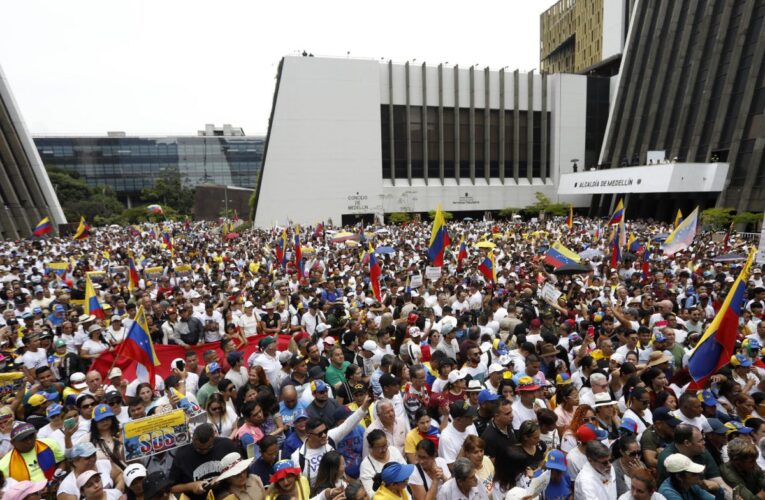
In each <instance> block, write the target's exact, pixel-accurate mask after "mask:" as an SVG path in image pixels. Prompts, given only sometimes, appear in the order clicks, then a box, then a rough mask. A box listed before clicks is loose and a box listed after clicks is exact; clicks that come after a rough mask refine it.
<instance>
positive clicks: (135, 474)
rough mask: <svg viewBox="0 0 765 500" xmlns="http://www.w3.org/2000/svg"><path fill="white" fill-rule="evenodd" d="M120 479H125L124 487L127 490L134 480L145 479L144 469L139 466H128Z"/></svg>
mask: <svg viewBox="0 0 765 500" xmlns="http://www.w3.org/2000/svg"><path fill="white" fill-rule="evenodd" d="M122 477H123V478H124V479H125V486H127V487H128V488H129V487H130V485H131V484H133V481H135V480H136V479H143V478H145V477H146V467H144V466H143V465H141V464H130V465H128V466H127V467H125V470H124V471H122Z"/></svg>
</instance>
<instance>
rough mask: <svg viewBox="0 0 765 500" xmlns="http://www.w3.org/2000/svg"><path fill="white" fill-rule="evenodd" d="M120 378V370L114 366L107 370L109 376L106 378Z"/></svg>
mask: <svg viewBox="0 0 765 500" xmlns="http://www.w3.org/2000/svg"><path fill="white" fill-rule="evenodd" d="M121 376H122V370H120V369H119V368H117V367H116V366H115V367H114V368H112V369H111V370H109V376H108V377H106V378H114V377H121Z"/></svg>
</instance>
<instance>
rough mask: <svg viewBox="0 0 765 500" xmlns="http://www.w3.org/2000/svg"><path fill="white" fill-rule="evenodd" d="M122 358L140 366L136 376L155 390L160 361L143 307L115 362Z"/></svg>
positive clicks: (139, 310) (139, 308)
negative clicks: (157, 367) (156, 368)
mask: <svg viewBox="0 0 765 500" xmlns="http://www.w3.org/2000/svg"><path fill="white" fill-rule="evenodd" d="M120 357H124V358H127V359H130V360H132V361H135V362H136V363H137V364H138V365H137V367H136V375H137V376H138V378H139V380H143V381H144V382H148V383H149V385H151V388H152V389H154V388H155V382H156V370H155V367H156V366H159V359H157V354H156V352H154V343H153V342H152V341H151V335H150V334H149V326H148V325H147V323H146V312H145V311H144V308H143V306H139V307H138V311H137V312H136V314H135V319H134V320H133V323H132V324H131V325H130V330H128V332H127V335H126V336H125V340H123V341H122V342H121V343H120V344H119V347H118V349H117V353H116V356H115V361H116V360H118V359H120ZM109 371H111V370H109Z"/></svg>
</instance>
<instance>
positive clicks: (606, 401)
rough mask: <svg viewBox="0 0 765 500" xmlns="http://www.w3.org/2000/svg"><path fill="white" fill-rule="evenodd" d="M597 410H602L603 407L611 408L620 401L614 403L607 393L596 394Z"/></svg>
mask: <svg viewBox="0 0 765 500" xmlns="http://www.w3.org/2000/svg"><path fill="white" fill-rule="evenodd" d="M594 397H595V408H600V407H601V406H610V405H615V404H617V403H618V401H614V400H613V399H611V395H610V394H609V393H607V392H600V393H598V394H595V396H594Z"/></svg>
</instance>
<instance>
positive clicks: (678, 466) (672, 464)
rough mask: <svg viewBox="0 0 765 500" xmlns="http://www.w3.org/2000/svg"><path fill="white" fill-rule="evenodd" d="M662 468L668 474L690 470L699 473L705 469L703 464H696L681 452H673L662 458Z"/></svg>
mask: <svg viewBox="0 0 765 500" xmlns="http://www.w3.org/2000/svg"><path fill="white" fill-rule="evenodd" d="M664 468H665V469H666V470H667V472H669V473H670V474H676V473H678V472H692V473H694V474H701V473H702V472H704V469H705V467H704V466H703V465H701V464H697V463H696V462H694V461H693V460H691V459H690V458H688V457H686V456H685V455H683V454H682V453H673V454H672V455H670V456H668V457H667V458H666V459H664Z"/></svg>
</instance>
